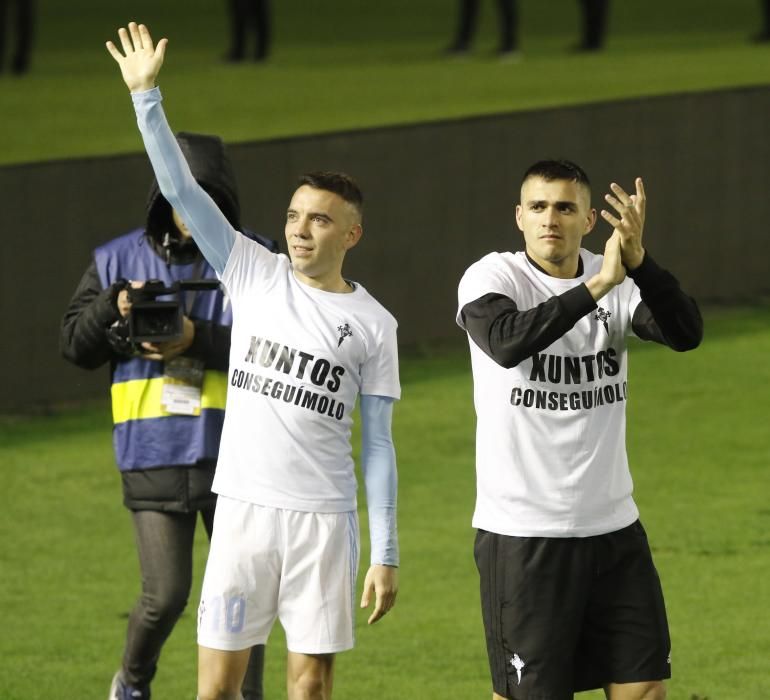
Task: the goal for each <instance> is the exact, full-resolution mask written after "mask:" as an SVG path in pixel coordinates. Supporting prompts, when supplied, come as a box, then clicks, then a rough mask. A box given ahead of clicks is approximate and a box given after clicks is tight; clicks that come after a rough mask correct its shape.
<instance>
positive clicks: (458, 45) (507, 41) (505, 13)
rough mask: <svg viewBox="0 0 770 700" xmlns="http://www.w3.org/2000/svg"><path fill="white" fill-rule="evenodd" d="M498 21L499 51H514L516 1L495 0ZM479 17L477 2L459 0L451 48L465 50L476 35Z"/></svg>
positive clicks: (473, 0) (515, 44)
mask: <svg viewBox="0 0 770 700" xmlns="http://www.w3.org/2000/svg"><path fill="white" fill-rule="evenodd" d="M497 11H498V15H499V20H500V51H503V52H505V51H515V50H516V47H517V45H518V24H519V16H518V11H517V6H516V0H497ZM478 16H479V0H460V16H459V21H458V24H457V33H456V35H455V40H454V43H453V44H452V48H453V49H454V50H456V51H464V50H466V49H467V48H468V47H469V46H470V44H471V41H472V40H473V35H474V34H475V33H476V25H477V22H478Z"/></svg>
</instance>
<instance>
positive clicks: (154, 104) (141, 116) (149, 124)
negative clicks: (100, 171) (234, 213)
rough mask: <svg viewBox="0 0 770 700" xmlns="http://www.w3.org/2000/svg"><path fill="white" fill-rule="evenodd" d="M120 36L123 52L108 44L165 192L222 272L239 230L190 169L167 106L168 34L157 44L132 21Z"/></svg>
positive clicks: (205, 252) (161, 189)
mask: <svg viewBox="0 0 770 700" xmlns="http://www.w3.org/2000/svg"><path fill="white" fill-rule="evenodd" d="M118 37H119V38H120V43H121V46H122V48H123V53H121V52H120V50H118V48H117V47H116V46H115V44H113V43H112V42H111V41H108V42H107V50H108V51H109V52H110V55H111V56H112V57H113V58H114V59H115V61H116V62H117V64H118V65H119V66H120V72H121V74H122V76H123V81H124V82H125V83H126V86H127V87H128V89H129V91H130V92H131V97H132V99H133V102H134V109H135V110H136V117H137V123H138V124H139V130H140V131H141V133H142V139H143V140H144V146H145V149H146V150H147V155H148V156H149V157H150V163H151V164H152V168H153V170H154V171H155V177H156V178H157V181H158V186H159V187H160V191H161V192H162V193H163V196H164V197H165V198H166V200H167V201H168V202H169V204H170V205H171V206H172V207H173V208H174V209H175V210H176V211H177V212H178V213H179V216H181V218H182V220H183V221H184V222H185V225H186V226H187V228H188V229H189V230H190V232H191V233H192V236H193V238H194V239H195V242H196V243H197V244H198V247H199V248H200V250H201V252H202V253H203V255H204V257H205V258H206V259H207V260H208V261H209V262H210V263H211V265H212V267H213V268H214V269H215V270H216V271H217V273H218V274H220V275H221V274H222V273H223V272H224V269H225V265H226V264H227V259H228V257H229V256H230V251H231V250H232V248H233V243H234V241H235V236H236V235H238V232H237V231H236V230H235V229H234V228H233V227H232V226H231V225H230V222H228V221H227V219H226V218H225V216H224V214H222V212H221V211H220V210H219V208H218V207H217V205H216V204H215V203H214V201H213V200H212V199H211V197H209V195H208V194H207V193H206V192H205V191H204V190H203V189H202V188H201V187H200V186H199V185H198V183H197V182H196V181H195V178H194V177H193V175H192V173H191V172H190V168H189V166H188V165H187V162H186V161H185V159H184V155H183V154H182V151H181V149H180V148H179V145H178V144H177V142H176V139H175V138H174V135H173V133H172V132H171V129H170V128H169V125H168V122H167V121H166V116H165V114H164V113H163V108H162V107H161V95H160V90H159V89H158V88H157V87H156V79H157V77H158V73H159V72H160V68H161V66H162V65H163V59H164V57H165V53H166V45H167V44H168V40H167V39H161V40H160V41H159V42H158V44H157V46H155V45H154V43H153V40H152V37H151V36H150V32H149V30H148V29H147V27H146V26H144V25H143V24H140V25H137V24H136V23H135V22H130V23H129V25H128V29H125V28H124V27H121V28H120V29H119V30H118Z"/></svg>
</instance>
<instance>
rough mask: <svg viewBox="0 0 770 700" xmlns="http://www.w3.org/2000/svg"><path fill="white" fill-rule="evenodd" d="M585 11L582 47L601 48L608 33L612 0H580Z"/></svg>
mask: <svg viewBox="0 0 770 700" xmlns="http://www.w3.org/2000/svg"><path fill="white" fill-rule="evenodd" d="M580 7H581V10H582V12H583V27H582V29H583V36H582V48H584V49H600V48H602V46H604V38H605V35H606V33H607V15H608V14H609V9H610V0H580Z"/></svg>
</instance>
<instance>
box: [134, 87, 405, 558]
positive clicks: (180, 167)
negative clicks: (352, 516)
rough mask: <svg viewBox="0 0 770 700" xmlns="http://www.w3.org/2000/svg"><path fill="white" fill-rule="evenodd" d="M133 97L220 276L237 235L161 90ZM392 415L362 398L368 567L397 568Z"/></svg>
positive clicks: (155, 156)
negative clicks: (191, 162) (170, 117)
mask: <svg viewBox="0 0 770 700" xmlns="http://www.w3.org/2000/svg"><path fill="white" fill-rule="evenodd" d="M131 98H132V101H133V103H134V110H135V111H136V119H137V123H138V124H139V131H140V132H141V134H142V139H143V140H144V146H145V149H146V150H147V155H148V156H149V158H150V163H151V164H152V169H153V170H154V171H155V177H156V179H157V181H158V186H159V188H160V191H161V193H162V194H163V196H164V197H165V198H166V200H167V201H168V203H169V204H170V205H171V206H172V207H173V208H174V209H175V210H176V211H177V213H178V214H179V216H180V217H181V218H182V221H184V222H185V225H186V226H187V228H188V229H189V230H190V232H191V233H192V236H193V239H194V240H195V242H196V244H197V245H198V248H200V251H201V253H203V256H204V257H205V258H206V260H208V261H209V263H210V264H211V266H212V267H213V268H214V270H215V271H216V273H217V274H218V275H220V276H221V275H222V274H223V273H224V270H225V266H226V265H227V260H228V258H229V257H230V253H231V251H232V249H233V245H234V243H235V237H236V236H238V235H241V234H240V233H239V232H238V231H237V230H236V229H234V228H233V227H232V226H231V225H230V223H229V222H228V221H227V219H226V218H225V216H224V214H222V212H221V211H220V210H219V208H218V207H217V205H216V204H215V203H214V201H213V200H212V199H211V197H209V195H208V194H207V193H206V192H205V191H204V190H203V189H202V188H201V187H200V185H198V183H197V182H196V181H195V178H194V177H193V175H192V173H191V172H190V168H189V166H188V165H187V162H186V160H185V158H184V155H183V154H182V151H181V149H180V148H179V145H178V144H177V141H176V138H174V134H173V133H172V131H171V128H170V127H169V125H168V121H167V120H166V115H165V114H164V112H163V107H162V106H161V100H162V97H161V94H160V89H159V88H157V87H156V88H153V89H152V90H147V91H146V92H135V93H132V95H131ZM392 415H393V399H391V398H389V397H385V396H373V395H362V396H361V428H362V451H361V471H362V473H363V477H364V486H365V489H366V501H367V509H368V511H369V532H370V537H371V563H372V564H385V565H388V566H398V563H399V553H398V531H397V525H396V493H397V487H398V476H397V470H396V453H395V449H394V448H393V438H392V432H391V422H392Z"/></svg>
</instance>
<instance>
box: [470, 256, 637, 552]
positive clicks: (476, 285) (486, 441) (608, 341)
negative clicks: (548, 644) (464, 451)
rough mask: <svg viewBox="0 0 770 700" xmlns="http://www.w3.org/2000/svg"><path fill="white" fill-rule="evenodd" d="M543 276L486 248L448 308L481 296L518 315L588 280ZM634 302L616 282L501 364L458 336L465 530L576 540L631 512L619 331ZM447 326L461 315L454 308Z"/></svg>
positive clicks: (627, 323) (624, 520)
mask: <svg viewBox="0 0 770 700" xmlns="http://www.w3.org/2000/svg"><path fill="white" fill-rule="evenodd" d="M580 256H581V259H582V261H583V274H582V275H581V276H580V277H577V278H574V279H567V280H565V279H558V278H555V277H550V276H549V275H547V274H545V273H543V272H541V271H540V270H538V269H537V268H536V267H534V266H533V265H532V264H531V263H530V262H529V261H528V260H527V257H526V255H525V254H524V253H523V252H519V253H491V254H489V255H487V256H485V257H483V258H482V259H481V260H479V261H478V262H476V263H474V264H473V265H472V266H471V267H470V268H469V269H468V270H467V271H466V273H465V275H464V276H463V278H462V280H461V282H460V286H459V291H458V299H459V308H460V309H462V307H463V306H465V305H466V304H468V303H469V302H471V301H474V300H476V299H478V298H479V297H482V296H483V295H485V294H490V293H497V294H503V295H505V296H508V297H510V298H511V299H513V301H514V302H515V303H516V305H517V307H518V309H519V310H520V311H526V310H528V309H531V308H533V307H535V306H537V305H538V304H540V303H542V302H544V301H546V300H547V299H549V298H551V297H552V296H554V295H559V294H563V293H564V292H566V291H568V290H570V289H573V288H574V287H576V286H578V285H580V284H582V283H584V282H585V281H586V280H588V279H589V278H590V277H592V276H593V275H595V274H596V273H597V272H598V271H599V269H600V268H601V264H602V257H601V256H599V255H594V254H593V253H590V252H589V251H587V250H582V249H581V251H580ZM639 302H640V296H639V290H638V288H637V287H636V285H635V284H634V283H633V281H632V280H630V279H626V280H625V281H624V282H623V283H622V284H620V285H618V286H617V287H615V288H613V289H612V291H611V292H610V293H609V294H607V295H606V296H605V297H603V298H602V299H600V300H599V302H598V307H599V308H598V309H595V310H594V311H592V312H591V313H589V314H587V315H586V316H584V317H583V318H581V319H580V320H579V321H578V322H577V323H576V324H575V326H574V327H573V328H572V329H571V330H570V331H568V332H567V333H565V334H564V335H563V336H562V337H561V338H559V339H558V340H557V341H556V342H554V343H552V344H551V345H550V346H549V347H547V348H545V349H544V350H542V351H540V352H539V353H535V354H534V355H532V356H531V357H528V358H527V359H526V360H524V361H522V362H521V363H520V364H519V365H518V366H516V367H514V368H512V369H505V368H504V367H501V366H500V365H498V364H497V363H496V362H495V361H494V360H492V359H491V358H490V357H489V356H488V355H487V354H486V353H485V352H483V351H482V350H481V349H480V348H479V347H478V346H477V345H476V344H475V343H474V342H473V340H471V339H470V337H469V342H470V350H471V361H472V367H473V381H474V401H475V406H476V416H477V428H476V482H477V498H476V509H475V513H474V515H473V525H474V527H477V528H481V529H483V530H488V531H490V532H496V533H499V534H503V535H513V536H521V537H585V536H590V535H597V534H603V533H606V532H612V531H614V530H618V529H620V528H622V527H625V526H627V525H630V524H631V523H632V522H634V520H635V519H636V518H637V517H638V510H637V508H636V505H635V503H634V501H633V498H632V495H631V494H632V490H633V484H632V481H631V474H630V473H629V469H628V459H627V456H626V445H625V431H626V417H625V407H626V401H627V399H628V388H627V379H628V374H627V361H626V359H627V357H626V356H627V352H626V336H627V334H630V333H632V331H631V319H632V316H633V312H634V310H635V309H636V306H637V305H638V304H639ZM458 323H459V324H460V325H461V326H462V320H461V318H460V315H459V313H458Z"/></svg>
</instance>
